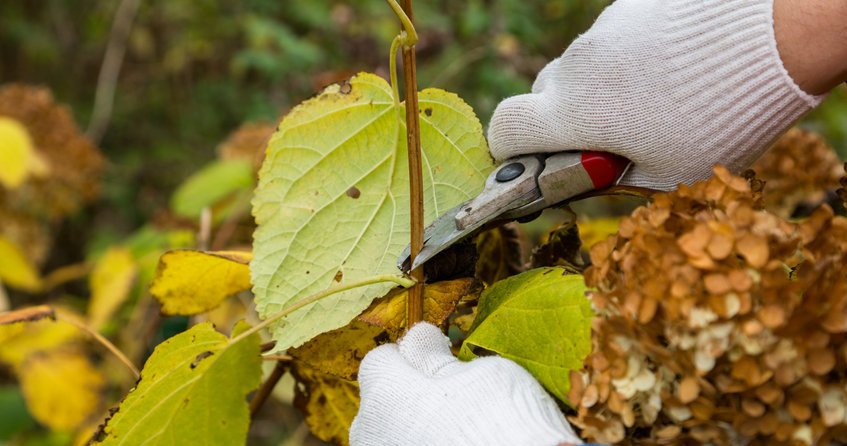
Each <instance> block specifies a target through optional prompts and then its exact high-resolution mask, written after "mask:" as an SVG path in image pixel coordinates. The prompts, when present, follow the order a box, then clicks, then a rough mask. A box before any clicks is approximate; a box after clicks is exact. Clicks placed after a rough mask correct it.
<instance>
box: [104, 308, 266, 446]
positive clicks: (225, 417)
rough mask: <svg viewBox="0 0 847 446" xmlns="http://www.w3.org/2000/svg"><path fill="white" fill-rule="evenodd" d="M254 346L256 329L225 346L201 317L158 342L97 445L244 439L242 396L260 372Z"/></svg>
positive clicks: (246, 416)
mask: <svg viewBox="0 0 847 446" xmlns="http://www.w3.org/2000/svg"><path fill="white" fill-rule="evenodd" d="M246 325H247V324H245V323H239V325H237V326H236V328H235V330H234V331H233V336H237V335H238V334H239V333H242V332H244V331H245V329H246V328H247V327H246ZM259 343H260V340H259V336H258V335H256V334H253V335H250V336H247V337H245V338H243V339H241V340H239V341H238V342H236V343H230V340H229V339H227V338H226V336H224V335H222V334H220V333H218V332H217V331H215V329H214V328H213V326H212V324H210V323H208V322H207V323H203V324H199V325H195V326H194V327H191V328H190V329H189V330H187V331H185V332H183V333H180V334H178V335H176V336H174V337H172V338H170V339H168V340H167V341H165V342H163V343H161V344H159V345H158V346H157V347H156V349H155V350H154V351H153V354H152V355H151V356H150V358H149V359H148V360H147V363H146V364H145V365H144V369H143V370H142V371H141V381H139V383H138V386H137V387H136V388H135V389H133V390H132V391H131V392H130V393H129V395H128V396H127V397H126V398H125V399H124V401H123V402H122V403H121V405H120V407H119V408H118V411H117V412H116V413H115V414H114V416H113V417H112V418H111V419H109V420H108V421H107V423H106V426H105V427H104V429H103V432H102V433H101V435H100V439H99V440H98V444H105V445H134V444H146V445H150V446H154V445H177V444H186V441H188V440H187V439H190V443H192V444H222V445H223V444H225V445H237V444H244V443H245V442H246V440H247V427H248V425H249V422H250V416H249V411H248V408H247V399H246V397H247V394H248V393H249V392H251V391H253V390H254V389H256V388H257V387H258V386H259V381H260V380H261V374H262V359H261V356H260V345H259Z"/></svg>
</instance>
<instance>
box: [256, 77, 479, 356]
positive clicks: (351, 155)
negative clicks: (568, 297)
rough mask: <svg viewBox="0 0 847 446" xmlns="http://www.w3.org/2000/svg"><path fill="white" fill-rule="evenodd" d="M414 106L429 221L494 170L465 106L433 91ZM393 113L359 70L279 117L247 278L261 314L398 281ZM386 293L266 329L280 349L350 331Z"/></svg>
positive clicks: (403, 216)
mask: <svg viewBox="0 0 847 446" xmlns="http://www.w3.org/2000/svg"><path fill="white" fill-rule="evenodd" d="M419 97H420V99H419V100H420V109H421V113H420V118H421V120H420V127H421V145H422V146H423V178H424V209H425V220H426V221H431V220H433V219H434V218H435V217H436V216H437V215H438V214H439V213H442V212H444V211H446V210H448V209H450V208H451V207H453V206H455V205H456V204H459V203H461V202H462V201H465V200H467V199H469V198H470V197H472V196H474V195H476V194H477V193H479V191H480V190H481V189H482V186H483V184H484V182H485V178H486V176H487V175H488V173H489V172H490V171H491V169H492V168H493V164H492V161H491V158H490V157H489V155H488V149H487V146H486V143H485V139H484V137H483V134H482V127H481V125H480V123H479V121H478V120H477V118H476V116H475V115H474V114H473V110H471V108H470V107H469V106H468V105H467V104H465V103H464V102H463V101H462V100H461V99H459V97H458V96H456V95H454V94H451V93H447V92H445V91H442V90H436V89H428V90H424V91H422V92H421V93H420V95H419ZM395 112H396V109H395V107H394V103H393V100H392V95H391V88H390V87H389V85H388V83H387V82H385V81H384V80H383V79H382V78H380V77H378V76H376V75H373V74H365V73H363V74H359V75H357V76H355V77H353V78H352V79H351V80H350V81H349V83H345V84H344V85H333V86H330V87H328V88H327V89H326V90H324V91H323V92H322V93H321V94H320V95H318V96H317V97H315V98H312V99H310V100H308V101H306V102H304V103H302V104H301V105H299V106H298V107H296V108H295V109H294V110H292V111H291V113H289V114H288V116H286V117H285V119H283V121H282V123H281V124H280V126H279V130H278V131H277V132H276V134H274V136H273V137H272V138H271V140H270V142H269V144H268V150H267V156H266V159H265V162H264V164H263V165H262V169H261V171H260V172H259V186H258V188H257V189H256V195H255V197H254V199H253V215H254V216H255V217H256V222H257V223H258V228H257V229H256V232H255V234H254V247H253V252H254V255H255V257H254V259H253V261H252V262H251V263H250V270H251V273H252V276H253V285H254V287H253V291H254V293H255V295H256V306H257V309H258V311H259V313H260V314H261V315H262V316H263V317H267V316H268V315H270V314H273V313H275V312H277V311H279V310H281V309H283V308H285V307H287V306H290V305H291V304H292V303H294V302H297V301H299V300H301V299H303V298H305V297H307V296H309V295H311V294H313V293H315V292H317V291H321V290H323V289H325V288H327V287H329V286H331V285H334V284H336V283H338V282H341V283H343V282H346V281H352V280H358V279H362V278H365V277H368V276H371V275H374V274H384V273H396V272H398V271H397V267H396V262H397V257H398V256H399V255H400V253H401V252H402V250H403V248H404V247H405V246H406V245H407V244H408V243H409V170H408V167H407V154H406V136H405V132H406V129H405V126H404V125H402V124H401V123H400V122H399V121H398V119H397V116H396V114H395ZM400 112H401V115H402V116H405V111H404V110H401V111H400ZM392 286H393V285H392V284H377V285H371V286H368V287H365V288H359V289H354V290H350V291H347V292H344V293H339V294H336V295H333V296H331V297H329V298H326V299H323V300H320V301H318V302H316V303H314V304H312V305H310V306H307V307H304V308H303V309H301V310H299V311H296V312H294V313H292V314H291V315H289V316H287V317H286V318H285V320H283V321H281V322H280V323H278V324H276V325H275V326H274V328H273V336H274V339H276V341H277V343H276V349H277V350H281V349H285V348H288V347H291V346H298V345H300V344H302V343H303V342H305V341H307V340H309V339H310V338H312V337H314V336H315V335H317V334H319V333H322V332H325V331H328V330H332V329H335V328H338V327H341V326H343V325H345V324H347V323H348V322H349V321H350V320H351V319H352V318H353V317H355V316H356V315H357V314H359V313H360V312H361V311H362V310H364V309H365V308H367V306H368V304H369V303H370V302H371V300H373V298H375V297H378V296H382V295H384V294H385V293H386V292H387V291H388V290H389V289H390V288H391V287H392Z"/></svg>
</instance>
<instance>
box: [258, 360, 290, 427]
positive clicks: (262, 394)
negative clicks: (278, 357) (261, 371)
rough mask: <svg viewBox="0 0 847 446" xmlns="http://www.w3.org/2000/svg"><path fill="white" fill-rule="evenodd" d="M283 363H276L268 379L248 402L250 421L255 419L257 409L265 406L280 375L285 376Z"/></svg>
mask: <svg viewBox="0 0 847 446" xmlns="http://www.w3.org/2000/svg"><path fill="white" fill-rule="evenodd" d="M285 367H286V366H285V363H284V362H282V361H277V363H276V367H274V369H273V371H272V372H271V375H270V376H268V379H267V380H265V382H263V383H262V387H259V390H258V391H256V395H255V396H254V397H253V400H252V401H250V419H251V420H252V419H254V418H256V414H257V413H259V409H261V408H262V406H263V405H264V404H265V401H266V400H267V399H268V396H270V394H271V392H272V391H273V390H274V387H276V383H278V382H279V380H280V378H282V375H284V374H285Z"/></svg>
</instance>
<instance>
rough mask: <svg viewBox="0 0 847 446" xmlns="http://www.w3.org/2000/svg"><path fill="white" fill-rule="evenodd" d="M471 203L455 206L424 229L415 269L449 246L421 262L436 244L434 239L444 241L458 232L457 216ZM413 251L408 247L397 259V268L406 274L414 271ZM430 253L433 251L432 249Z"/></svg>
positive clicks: (444, 246)
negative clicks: (422, 244)
mask: <svg viewBox="0 0 847 446" xmlns="http://www.w3.org/2000/svg"><path fill="white" fill-rule="evenodd" d="M469 201H470V200H468V201H466V202H464V203H460V204H458V205H456V206H454V207H453V208H452V209H450V210H449V211H447V212H445V213H444V214H441V215H440V216H439V217H438V218H436V219H435V220H433V221H432V223H430V224H429V225H428V226H427V227H426V228H424V246H423V249H421V252H420V253H418V256H417V257H416V258H415V268H417V266H418V265H420V264H422V263H423V262H425V261H426V260H429V259H430V258H432V256H434V255H435V254H438V252H441V251H442V250H443V249H444V248H446V247H447V246H449V245H442V246H443V247H442V248H441V249H439V250H438V252H434V253H431V254H429V256H428V257H426V259H425V260H421V258H423V256H424V255H425V254H426V251H427V247H428V246H430V245H431V244H433V243H436V242H435V241H434V240H433V239H434V238H435V239H437V240H444V237H445V236H449V235H450V234H451V233H453V232H457V231H458V229H456V214H458V213H459V210H461V209H462V208H463V207H465V206H466V205H467V204H468V202H469ZM411 251H412V247H411V246H410V245H406V249H404V250H403V253H402V254H400V257H399V258H398V259H397V268H400V271H403V272H404V273H408V272H409V271H411V270H412V269H413V268H412V265H411V258H410V257H411V255H412V252H411ZM430 251H432V249H430Z"/></svg>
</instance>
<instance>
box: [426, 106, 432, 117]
mask: <svg viewBox="0 0 847 446" xmlns="http://www.w3.org/2000/svg"><path fill="white" fill-rule="evenodd" d="M424 114H426V115H427V116H432V108H431V107H427V108H425V109H424Z"/></svg>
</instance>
